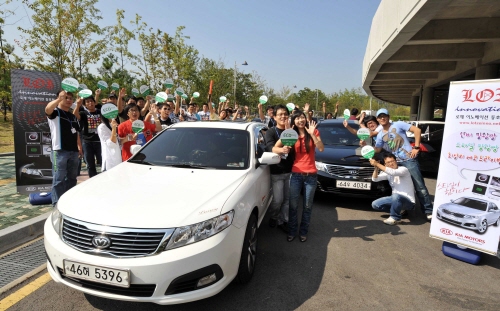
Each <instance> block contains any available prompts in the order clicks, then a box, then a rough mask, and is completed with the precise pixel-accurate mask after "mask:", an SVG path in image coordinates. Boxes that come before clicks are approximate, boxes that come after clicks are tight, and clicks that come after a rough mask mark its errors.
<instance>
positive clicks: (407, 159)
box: [375, 108, 433, 221]
mask: <svg viewBox="0 0 500 311" xmlns="http://www.w3.org/2000/svg"><path fill="white" fill-rule="evenodd" d="M376 116H377V121H378V122H379V124H380V125H381V126H382V130H381V131H380V132H379V133H378V134H377V137H376V139H375V152H377V153H378V152H381V151H382V150H383V149H385V150H389V151H391V152H392V154H394V155H395V156H396V160H397V163H398V165H399V166H404V167H406V168H407V169H408V171H410V174H411V178H412V181H413V185H414V186H415V190H416V192H417V197H418V200H419V201H420V208H421V210H422V212H423V213H425V215H426V217H427V220H429V221H430V220H431V219H432V209H433V206H432V201H431V198H430V195H429V191H428V190H427V187H426V186H425V182H424V178H423V177H422V173H421V172H420V167H419V165H418V161H417V156H418V154H419V152H420V134H421V130H420V129H419V128H418V127H416V126H414V125H410V124H408V123H405V122H402V121H397V122H393V123H392V124H391V123H390V122H389V111H387V109H385V108H382V109H379V110H378V111H377V114H376ZM407 131H410V132H412V133H413V134H414V135H415V145H414V146H413V147H412V146H411V145H410V142H409V141H408V137H407V136H406V132H407Z"/></svg>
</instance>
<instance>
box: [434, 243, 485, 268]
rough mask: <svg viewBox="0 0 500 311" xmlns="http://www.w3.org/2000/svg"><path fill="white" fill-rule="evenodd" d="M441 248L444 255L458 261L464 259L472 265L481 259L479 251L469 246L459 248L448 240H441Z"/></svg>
mask: <svg viewBox="0 0 500 311" xmlns="http://www.w3.org/2000/svg"><path fill="white" fill-rule="evenodd" d="M441 249H442V251H443V254H445V255H446V256H448V257H451V258H455V259H458V260H460V261H465V262H467V263H470V264H473V265H477V264H478V263H479V261H480V260H481V252H479V251H476V250H473V249H470V248H461V247H459V246H458V245H456V244H452V243H449V242H443V247H442V248H441Z"/></svg>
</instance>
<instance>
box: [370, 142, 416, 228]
mask: <svg viewBox="0 0 500 311" xmlns="http://www.w3.org/2000/svg"><path fill="white" fill-rule="evenodd" d="M382 156H383V159H384V164H385V165H383V164H380V163H379V162H377V161H376V160H374V159H370V164H371V165H373V166H374V167H375V170H374V171H373V175H372V180H373V181H375V182H377V181H381V180H387V181H389V184H390V185H391V188H392V195H391V196H390V197H383V198H379V199H377V200H375V201H373V202H372V207H373V209H376V210H379V211H389V212H390V217H389V218H387V219H386V220H384V223H385V224H386V225H391V226H392V225H396V224H398V223H400V222H401V211H402V210H407V209H413V206H414V204H415V195H414V192H415V189H413V183H412V180H411V176H410V172H409V171H408V169H407V168H406V167H404V166H399V167H398V164H397V162H396V157H395V156H394V155H393V154H392V153H388V152H387V153H384V154H383V155H382ZM379 170H381V171H382V173H380V174H379Z"/></svg>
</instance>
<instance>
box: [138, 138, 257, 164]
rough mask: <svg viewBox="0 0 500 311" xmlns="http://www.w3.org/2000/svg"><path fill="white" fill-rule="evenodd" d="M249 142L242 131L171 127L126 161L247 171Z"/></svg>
mask: <svg viewBox="0 0 500 311" xmlns="http://www.w3.org/2000/svg"><path fill="white" fill-rule="evenodd" d="M249 141H250V135H249V134H248V132H247V131H243V130H231V129H207V128H170V129H167V130H166V131H163V132H162V133H161V134H159V135H158V136H157V137H156V138H155V139H154V140H153V141H151V142H150V143H149V144H148V145H147V146H145V147H144V148H143V149H142V150H141V151H140V152H139V153H137V154H136V155H134V156H133V157H132V158H131V159H130V160H129V162H133V163H146V164H151V165H160V166H181V167H182V166H202V167H207V168H215V169H228V170H229V169H246V168H248V161H249V159H248V154H249V145H250V144H249Z"/></svg>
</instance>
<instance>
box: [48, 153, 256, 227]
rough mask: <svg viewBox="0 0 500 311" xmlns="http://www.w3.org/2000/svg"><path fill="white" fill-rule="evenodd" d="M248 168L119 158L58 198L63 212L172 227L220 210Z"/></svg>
mask: <svg viewBox="0 0 500 311" xmlns="http://www.w3.org/2000/svg"><path fill="white" fill-rule="evenodd" d="M246 175H247V171H246V170H245V171H241V170H211V169H187V168H174V167H161V166H149V165H141V164H134V163H128V162H125V163H122V164H120V165H119V166H117V167H115V168H113V169H111V170H109V171H107V172H105V173H102V174H99V175H97V176H95V177H92V178H91V179H89V180H87V181H85V182H83V183H81V184H79V185H77V186H75V187H73V188H72V189H71V190H69V191H68V192H66V193H65V194H64V195H63V196H62V197H61V198H60V200H59V202H58V208H59V210H60V211H61V213H63V214H64V215H66V216H69V217H71V218H74V219H77V220H81V221H86V222H90V223H95V224H100V225H108V226H114V227H128V228H173V227H179V226H183V225H190V224H194V223H197V222H200V221H204V220H207V219H210V218H212V217H215V216H217V215H220V213H221V210H222V207H223V205H224V203H225V202H226V200H227V199H228V197H229V196H230V195H231V193H233V192H234V190H235V189H236V188H237V187H238V186H239V185H240V184H241V182H242V181H243V180H244V179H245V177H246Z"/></svg>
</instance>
